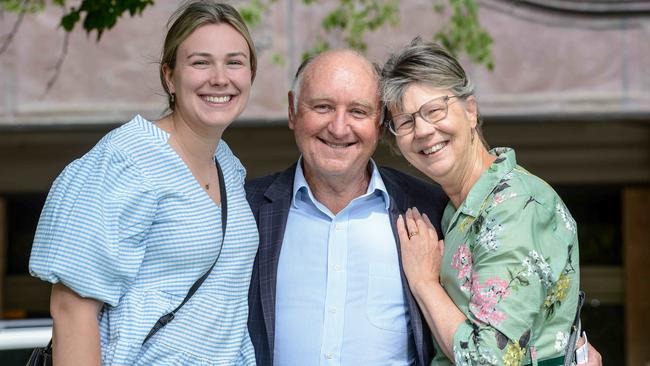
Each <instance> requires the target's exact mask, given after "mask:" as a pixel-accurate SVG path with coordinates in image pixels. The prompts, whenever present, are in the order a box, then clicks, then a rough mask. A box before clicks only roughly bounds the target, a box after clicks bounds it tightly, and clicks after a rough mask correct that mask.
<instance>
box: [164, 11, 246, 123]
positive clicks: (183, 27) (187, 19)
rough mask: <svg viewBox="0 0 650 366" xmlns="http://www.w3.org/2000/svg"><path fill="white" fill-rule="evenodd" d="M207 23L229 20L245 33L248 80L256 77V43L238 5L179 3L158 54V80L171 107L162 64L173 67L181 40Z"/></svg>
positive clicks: (219, 22)
mask: <svg viewBox="0 0 650 366" xmlns="http://www.w3.org/2000/svg"><path fill="white" fill-rule="evenodd" d="M170 24H171V25H170ZM206 24H228V25H230V26H232V27H233V28H235V30H237V32H239V34H241V36H242V37H244V39H245V40H246V43H247V44H248V50H249V52H250V65H251V82H252V81H253V80H255V74H256V72H257V54H256V52H255V45H254V44H253V39H252V38H251V35H250V32H249V31H248V27H246V23H244V19H242V17H241V15H239V12H237V9H235V8H233V7H232V6H231V5H228V4H224V3H219V2H216V1H213V0H192V1H188V2H186V3H184V4H183V5H181V7H179V8H178V9H177V10H176V11H175V12H174V14H172V16H171V17H170V18H169V20H168V21H167V28H168V30H167V35H166V36H165V43H164V44H163V49H162V54H161V56H160V70H159V71H160V82H161V83H162V87H163V89H164V90H165V94H167V101H168V104H169V109H170V110H172V111H173V110H174V97H173V96H172V93H171V92H170V91H169V87H168V86H167V82H166V80H165V73H164V71H163V68H164V67H165V66H167V67H168V68H169V69H170V70H174V67H176V53H177V51H178V47H179V46H180V44H181V43H183V41H185V39H187V37H189V36H190V35H191V34H192V32H194V31H195V30H196V29H197V28H199V27H201V26H203V25H206Z"/></svg>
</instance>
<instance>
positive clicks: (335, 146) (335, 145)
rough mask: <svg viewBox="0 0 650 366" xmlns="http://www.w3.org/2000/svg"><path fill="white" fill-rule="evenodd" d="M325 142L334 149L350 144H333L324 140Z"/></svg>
mask: <svg viewBox="0 0 650 366" xmlns="http://www.w3.org/2000/svg"><path fill="white" fill-rule="evenodd" d="M326 144H327V146H329V147H331V148H334V149H341V148H344V147H348V146H350V145H352V144H333V143H331V142H326Z"/></svg>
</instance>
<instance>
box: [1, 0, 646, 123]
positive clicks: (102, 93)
mask: <svg viewBox="0 0 650 366" xmlns="http://www.w3.org/2000/svg"><path fill="white" fill-rule="evenodd" d="M177 3H178V2H177V1H172V0H157V1H156V5H155V6H153V7H151V8H149V9H147V10H145V12H144V14H143V15H142V16H137V17H135V18H130V17H126V18H123V19H122V20H121V21H120V22H119V23H118V24H117V26H116V27H115V28H114V29H113V30H111V31H109V32H106V33H105V34H104V36H103V38H102V40H101V42H100V43H96V42H95V35H94V34H93V35H90V36H87V35H86V34H85V33H84V32H83V31H81V30H79V29H77V30H76V31H75V32H74V33H73V34H72V36H71V40H70V47H69V51H68V54H67V56H66V59H65V63H64V64H63V68H62V70H61V74H60V78H59V80H58V81H57V83H56V84H55V85H54V87H53V88H52V90H51V91H50V92H49V93H48V94H47V95H45V96H43V91H44V88H45V85H46V83H47V80H48V79H49V77H50V76H51V75H52V70H51V68H52V66H53V65H54V64H55V62H56V59H57V57H58V55H59V53H60V51H61V44H62V40H63V31H62V30H61V29H60V28H58V27H57V23H58V20H59V18H60V16H61V10H60V9H58V8H55V7H54V8H49V9H48V10H47V11H46V12H45V13H43V14H38V15H33V16H28V17H26V19H25V21H24V23H23V24H22V27H21V29H20V31H19V32H18V34H17V35H16V38H15V40H14V43H13V44H12V45H11V47H10V48H9V49H8V51H7V52H6V53H5V54H4V55H2V56H1V57H0V67H1V72H0V124H5V125H7V124H9V125H12V124H16V123H18V124H32V123H45V124H49V123H98V122H99V123H101V122H111V123H116V122H123V121H125V120H127V119H129V118H130V117H131V116H132V115H133V114H134V113H142V114H144V115H145V116H147V117H149V118H156V117H157V116H159V115H160V113H161V111H162V103H163V98H162V97H161V96H160V93H161V90H160V87H159V82H158V79H157V78H158V75H157V67H156V64H155V61H156V59H157V57H158V54H159V47H160V44H161V42H162V37H163V34H164V27H165V22H166V19H167V18H168V16H169V14H170V13H171V12H172V11H173V9H174V8H175V6H176V5H177ZM479 3H480V4H481V13H480V14H481V21H482V22H483V24H484V26H485V27H486V28H487V30H488V31H489V32H490V33H491V34H492V36H493V37H494V40H495V43H494V55H495V61H496V68H495V69H494V71H493V72H488V71H486V70H485V68H483V67H482V66H475V65H471V64H470V63H468V62H464V63H465V65H466V66H467V68H468V70H469V71H470V74H471V75H472V76H473V77H474V79H475V82H476V84H477V85H478V88H477V90H478V94H479V97H480V102H481V108H482V110H483V113H484V114H485V115H486V116H488V117H491V116H493V117H499V118H501V117H513V116H514V117H519V116H531V115H532V116H547V115H551V116H553V115H561V116H565V115H580V114H583V113H588V114H591V115H596V116H598V115H602V114H607V115H612V114H614V115H621V114H622V115H626V116H627V115H634V116H637V117H638V116H642V117H643V118H645V119H646V120H647V117H648V115H650V73H648V72H647V69H648V67H649V66H650V42H648V41H647V40H648V39H650V15H641V16H607V15H600V16H596V17H585V16H581V15H576V14H573V13H559V12H551V11H542V10H540V9H537V8H531V7H526V6H523V5H522V2H517V1H506V0H482V1H479ZM237 4H241V2H235V5H237ZM328 6H331V3H329V5H328V3H327V2H324V5H318V6H311V7H305V6H304V5H302V1H299V0H279V1H277V3H276V4H275V5H274V6H273V7H272V11H271V14H269V16H267V17H266V18H265V19H264V21H263V24H262V26H260V27H258V28H256V29H254V38H255V40H256V43H257V45H258V48H259V49H260V59H261V62H260V70H259V74H258V75H259V76H258V79H257V80H256V83H255V86H254V92H253V96H252V98H251V101H250V103H249V107H248V109H247V110H246V112H245V113H244V115H243V116H242V118H241V119H242V120H243V121H245V122H244V123H246V122H250V121H256V122H260V121H272V120H278V119H284V118H285V108H286V90H287V89H288V85H289V80H290V75H291V74H292V73H293V71H294V70H295V68H296V66H297V64H298V63H299V59H300V55H301V54H302V52H303V51H304V50H306V49H307V48H308V47H309V46H310V45H311V42H313V40H314V39H315V37H316V35H317V34H318V32H319V31H320V25H319V23H320V17H321V16H322V15H323V13H324V8H327V7H328ZM401 7H402V13H401V19H402V20H401V24H402V26H400V27H398V28H391V29H384V30H381V31H380V32H378V33H376V34H373V35H371V36H370V37H368V43H369V56H370V57H371V58H373V59H375V60H377V61H383V60H384V59H385V58H386V56H387V54H388V53H389V52H391V51H392V50H395V49H396V48H397V47H398V46H399V45H403V44H404V43H406V42H408V41H409V40H410V39H411V38H413V37H414V36H416V35H419V34H421V35H424V36H425V37H426V36H428V35H431V34H433V33H434V32H435V31H437V30H438V29H439V27H440V25H441V24H442V22H443V19H444V17H442V16H439V15H435V14H434V13H433V12H432V11H431V2H430V1H424V0H413V1H402V2H401ZM14 19H15V16H14V15H12V14H4V17H3V19H2V21H0V34H5V33H7V32H8V31H9V29H10V27H11V25H12V24H13V20H14ZM275 53H279V54H282V55H285V60H286V62H285V65H284V66H279V65H275V64H272V63H271V57H272V55H273V54H275Z"/></svg>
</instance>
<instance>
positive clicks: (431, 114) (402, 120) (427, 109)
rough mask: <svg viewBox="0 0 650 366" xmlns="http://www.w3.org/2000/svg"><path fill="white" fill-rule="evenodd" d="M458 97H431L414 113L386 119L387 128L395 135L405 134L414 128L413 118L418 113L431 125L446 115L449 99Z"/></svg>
mask: <svg viewBox="0 0 650 366" xmlns="http://www.w3.org/2000/svg"><path fill="white" fill-rule="evenodd" d="M452 98H458V96H457V95H452V96H449V95H445V96H442V97H438V98H435V99H432V100H430V101H428V102H426V103H424V104H422V106H421V107H420V109H419V110H418V111H417V112H415V113H402V114H398V115H396V116H395V117H393V118H392V119H390V120H389V121H388V129H389V130H390V132H391V133H392V134H393V135H395V136H405V135H408V134H409V133H411V132H413V130H414V129H415V118H416V117H417V116H418V115H419V116H420V117H422V119H423V120H424V121H426V122H428V123H430V124H432V125H435V124H436V123H437V122H439V121H440V120H442V119H444V118H445V117H447V110H448V107H449V99H452Z"/></svg>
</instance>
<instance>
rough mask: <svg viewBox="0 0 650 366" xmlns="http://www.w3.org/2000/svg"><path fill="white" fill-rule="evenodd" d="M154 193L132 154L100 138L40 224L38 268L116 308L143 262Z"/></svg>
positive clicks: (65, 176) (68, 171)
mask: <svg viewBox="0 0 650 366" xmlns="http://www.w3.org/2000/svg"><path fill="white" fill-rule="evenodd" d="M154 193H155V192H154V190H153V189H152V188H151V185H150V184H149V182H148V181H147V180H146V179H145V177H144V176H143V175H142V173H141V171H140V170H139V169H138V167H137V165H136V164H135V163H134V162H133V161H132V160H131V159H130V158H129V157H128V155H127V154H126V153H124V152H123V151H120V150H119V149H117V148H115V147H113V146H111V145H110V143H109V142H100V143H99V144H98V145H97V146H95V147H94V148H93V149H92V150H91V151H89V152H88V153H87V154H86V155H84V156H83V157H82V158H81V159H79V160H76V161H74V162H73V163H71V164H70V165H68V166H67V167H66V168H65V169H64V171H63V172H62V173H61V174H60V175H59V177H58V178H57V179H56V180H55V182H54V184H53V186H52V188H51V190H50V193H49V195H48V197H47V200H46V202H45V206H44V208H43V211H42V213H41V217H40V220H39V223H38V227H37V230H36V235H35V238H34V243H33V246H32V253H31V257H30V262H29V270H30V273H31V274H32V275H33V276H36V277H38V278H40V279H42V280H45V281H48V282H51V283H59V282H61V283H63V284H64V285H66V286H67V287H69V288H70V289H72V290H73V291H75V292H76V293H78V294H79V295H80V296H82V297H90V298H94V299H97V300H100V301H103V302H105V303H107V304H109V305H112V306H116V305H117V303H118V301H119V299H120V297H121V296H122V295H123V294H124V292H125V291H126V289H127V288H128V286H129V285H130V284H132V283H133V281H134V279H135V277H136V275H137V273H138V270H139V268H140V265H141V263H142V261H143V258H144V253H145V245H144V238H145V237H146V234H147V231H148V229H149V227H150V226H151V223H152V221H153V218H154V215H155V210H156V198H155V194H154Z"/></svg>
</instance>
